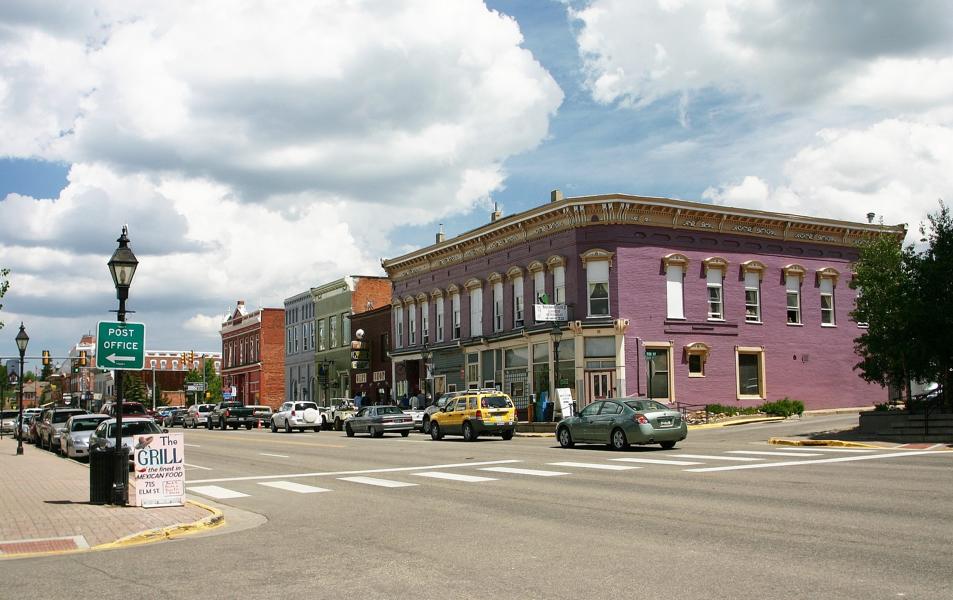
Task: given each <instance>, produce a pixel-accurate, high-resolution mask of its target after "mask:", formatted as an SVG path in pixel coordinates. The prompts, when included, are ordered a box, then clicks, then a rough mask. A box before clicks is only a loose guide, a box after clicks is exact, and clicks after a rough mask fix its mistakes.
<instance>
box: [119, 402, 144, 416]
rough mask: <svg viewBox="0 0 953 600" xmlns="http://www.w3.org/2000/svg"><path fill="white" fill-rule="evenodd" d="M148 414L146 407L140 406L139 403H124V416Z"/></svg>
mask: <svg viewBox="0 0 953 600" xmlns="http://www.w3.org/2000/svg"><path fill="white" fill-rule="evenodd" d="M145 412H146V407H145V406H143V405H141V404H139V403H138V402H123V403H122V414H124V415H141V414H144V413H145Z"/></svg>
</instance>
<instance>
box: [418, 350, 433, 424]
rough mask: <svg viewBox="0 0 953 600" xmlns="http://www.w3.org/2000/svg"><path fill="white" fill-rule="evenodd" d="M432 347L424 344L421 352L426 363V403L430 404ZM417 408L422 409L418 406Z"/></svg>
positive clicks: (421, 356)
mask: <svg viewBox="0 0 953 600" xmlns="http://www.w3.org/2000/svg"><path fill="white" fill-rule="evenodd" d="M430 356H431V353H430V346H429V345H428V344H424V347H423V349H422V350H421V351H420V358H421V359H422V360H423V363H424V403H427V402H429V400H428V399H429V398H430V367H429V365H430ZM417 408H422V407H420V406H418V407H417Z"/></svg>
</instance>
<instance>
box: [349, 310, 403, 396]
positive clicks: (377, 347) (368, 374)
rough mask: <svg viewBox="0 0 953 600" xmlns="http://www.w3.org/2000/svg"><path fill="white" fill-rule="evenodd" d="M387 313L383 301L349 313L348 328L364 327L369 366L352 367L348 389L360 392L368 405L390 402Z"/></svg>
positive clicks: (388, 311) (354, 330) (388, 317)
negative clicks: (382, 304) (379, 304)
mask: <svg viewBox="0 0 953 600" xmlns="http://www.w3.org/2000/svg"><path fill="white" fill-rule="evenodd" d="M355 306H358V305H357V303H355ZM390 313H391V305H390V304H385V305H384V306H381V307H380V308H375V309H372V310H368V311H365V312H362V313H355V314H352V315H351V316H350V319H351V331H352V332H355V334H356V332H357V331H358V330H361V329H362V330H364V341H365V342H366V343H367V347H368V350H369V352H368V358H369V361H368V362H369V364H368V368H367V369H364V370H354V369H352V370H351V390H353V393H355V394H356V393H357V392H361V394H362V395H363V396H364V398H365V399H366V401H367V403H368V404H387V403H388V402H390V390H391V388H392V387H393V382H392V381H391V368H390V357H389V356H387V353H388V352H389V351H390V316H391V314H390ZM355 337H356V336H355Z"/></svg>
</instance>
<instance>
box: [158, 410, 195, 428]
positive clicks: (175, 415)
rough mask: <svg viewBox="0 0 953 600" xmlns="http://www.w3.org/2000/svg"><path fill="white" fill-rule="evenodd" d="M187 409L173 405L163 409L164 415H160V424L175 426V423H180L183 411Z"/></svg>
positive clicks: (183, 415)
mask: <svg viewBox="0 0 953 600" xmlns="http://www.w3.org/2000/svg"><path fill="white" fill-rule="evenodd" d="M187 410H188V409H187V408H185V407H184V406H175V407H172V408H170V409H168V410H166V411H164V412H165V415H164V416H163V417H162V426H163V427H175V426H176V425H182V419H184V418H185V413H186V411H187ZM159 414H162V413H159Z"/></svg>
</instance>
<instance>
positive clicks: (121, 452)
mask: <svg viewBox="0 0 953 600" xmlns="http://www.w3.org/2000/svg"><path fill="white" fill-rule="evenodd" d="M128 233H129V230H128V229H127V227H126V226H125V225H123V226H122V235H120V236H119V239H117V240H116V241H117V242H119V247H118V248H116V251H115V252H113V255H112V257H111V258H110V259H109V262H108V263H106V264H107V265H109V273H110V275H112V278H113V285H115V286H116V298H117V299H118V300H119V310H117V311H116V318H117V319H118V320H119V322H120V323H125V322H126V299H127V298H129V285H130V284H131V283H132V278H133V276H134V275H135V274H136V267H137V266H139V261H138V260H136V255H135V254H133V253H132V249H131V248H129V237H128ZM116 405H117V408H118V410H117V411H116V448H115V459H116V462H115V466H114V468H113V469H114V470H113V476H114V478H113V490H112V492H113V494H112V503H113V504H116V505H119V506H124V505H125V504H126V501H127V499H128V496H127V490H126V484H127V482H128V476H129V465H128V460H129V458H128V455H127V452H128V450H126V449H125V448H123V446H122V411H123V397H122V370H120V369H116Z"/></svg>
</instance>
